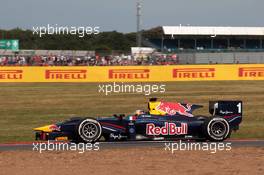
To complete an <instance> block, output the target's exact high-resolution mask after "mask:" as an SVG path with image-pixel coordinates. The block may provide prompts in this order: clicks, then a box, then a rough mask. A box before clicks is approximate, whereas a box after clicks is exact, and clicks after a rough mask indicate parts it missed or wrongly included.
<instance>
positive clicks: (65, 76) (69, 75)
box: [45, 70, 87, 80]
mask: <svg viewBox="0 0 264 175" xmlns="http://www.w3.org/2000/svg"><path fill="white" fill-rule="evenodd" d="M86 73H87V71H86V70H46V73H45V78H46V79H54V80H81V79H86Z"/></svg>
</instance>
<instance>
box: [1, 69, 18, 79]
mask: <svg viewBox="0 0 264 175" xmlns="http://www.w3.org/2000/svg"><path fill="white" fill-rule="evenodd" d="M22 78H23V71H22V70H0V79H1V80H20V79H22Z"/></svg>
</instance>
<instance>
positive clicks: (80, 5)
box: [0, 0, 264, 32]
mask: <svg viewBox="0 0 264 175" xmlns="http://www.w3.org/2000/svg"><path fill="white" fill-rule="evenodd" d="M136 1H137V0H0V28H1V29H11V28H16V27H19V28H23V29H31V30H32V29H33V27H36V26H47V24H50V25H55V24H57V25H58V26H73V27H79V26H91V27H93V26H99V27H100V30H101V31H113V30H116V31H119V32H135V31H136ZM142 1H143V11H142V28H143V29H150V28H153V27H157V26H163V25H172V26H177V25H180V24H181V25H193V26H242V27H243V26H254V27H262V26H264V20H263V17H264V10H263V7H264V0H142Z"/></svg>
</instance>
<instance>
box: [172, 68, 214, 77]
mask: <svg viewBox="0 0 264 175" xmlns="http://www.w3.org/2000/svg"><path fill="white" fill-rule="evenodd" d="M214 77H215V68H181V69H173V78H214Z"/></svg>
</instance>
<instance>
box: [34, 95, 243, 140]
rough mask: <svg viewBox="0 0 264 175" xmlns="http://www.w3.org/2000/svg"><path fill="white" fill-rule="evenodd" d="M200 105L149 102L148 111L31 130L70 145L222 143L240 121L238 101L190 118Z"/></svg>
mask: <svg viewBox="0 0 264 175" xmlns="http://www.w3.org/2000/svg"><path fill="white" fill-rule="evenodd" d="M201 107H202V106H200V105H191V104H182V103H171V102H163V101H158V100H157V99H156V98H153V99H150V101H149V103H148V108H149V111H148V112H143V111H141V110H138V111H137V112H136V113H135V114H134V115H130V116H125V115H122V114H121V115H113V116H112V117H106V118H104V117H99V118H96V119H94V118H82V117H75V118H71V119H69V120H66V121H64V122H59V123H56V124H52V125H47V126H43V127H39V128H34V131H35V132H36V133H35V134H36V140H69V141H72V142H77V143H79V142H96V141H99V140H101V139H102V140H105V141H128V140H133V141H134V140H157V139H159V140H175V139H185V140H202V141H206V140H209V141H223V140H225V139H226V138H228V137H230V135H231V133H232V131H236V130H238V129H239V124H240V123H241V121H242V101H210V102H209V113H210V114H211V116H202V115H193V114H192V112H193V110H195V109H197V108H201Z"/></svg>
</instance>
